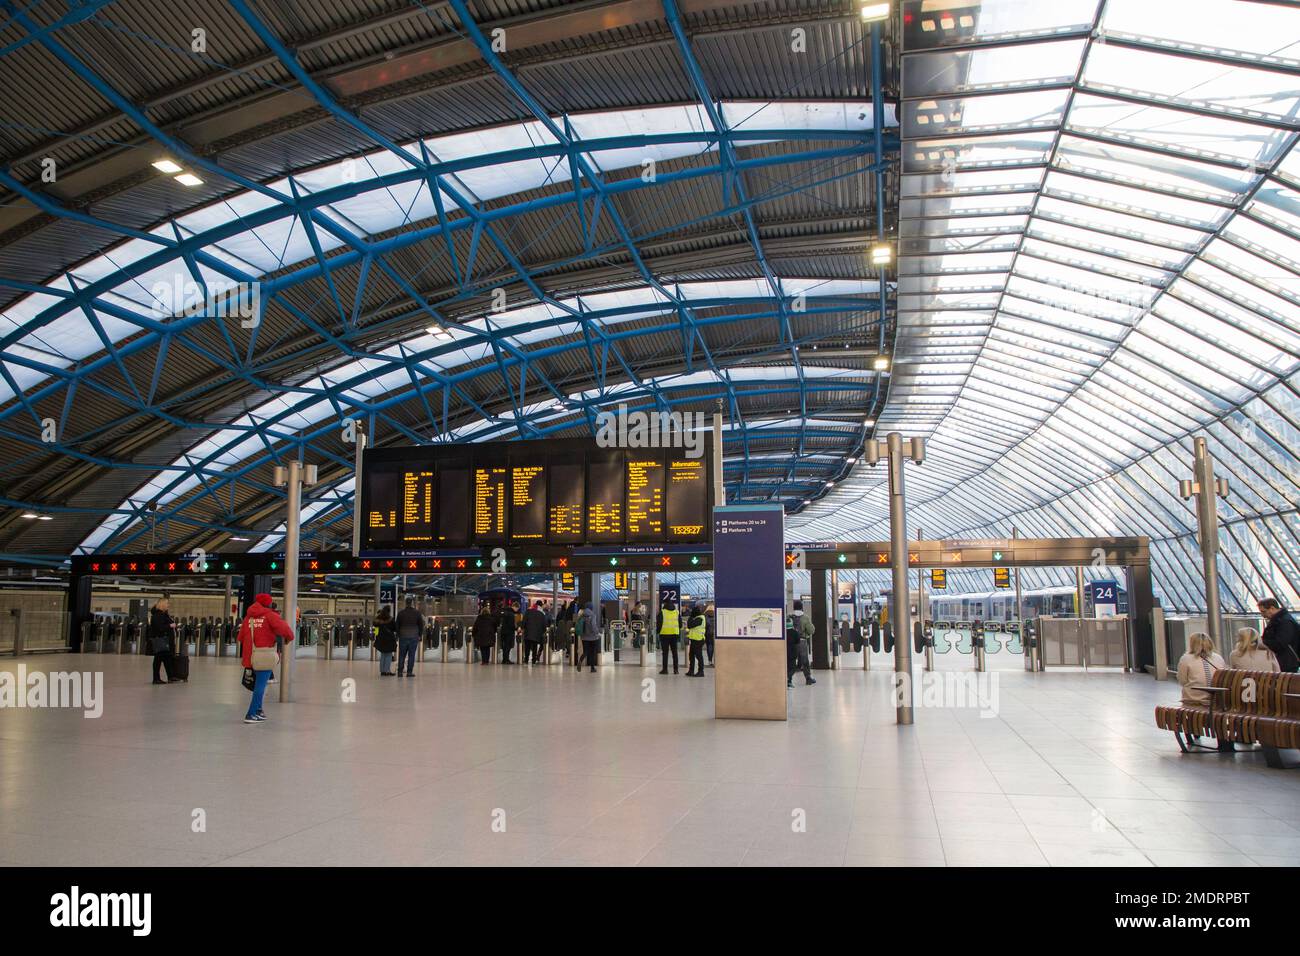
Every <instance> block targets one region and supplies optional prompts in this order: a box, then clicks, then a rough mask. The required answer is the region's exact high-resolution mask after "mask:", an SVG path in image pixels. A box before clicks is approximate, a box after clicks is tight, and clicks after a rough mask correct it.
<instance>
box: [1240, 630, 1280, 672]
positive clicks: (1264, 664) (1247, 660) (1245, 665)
mask: <svg viewBox="0 0 1300 956" xmlns="http://www.w3.org/2000/svg"><path fill="white" fill-rule="evenodd" d="M1228 663H1229V665H1230V666H1231V667H1232V668H1233V669H1234V670H1239V671H1273V672H1276V671H1279V670H1281V667H1279V666H1278V662H1277V655H1276V654H1274V653H1273V652H1272V651H1270V650H1269V649H1268V648H1267V647H1265V646H1264V645H1263V644H1262V643H1261V642H1260V639H1259V631H1257V630H1255V629H1254V628H1253V627H1242V628H1238V629H1237V645H1236V647H1234V648H1233V649H1232V653H1231V654H1229V655H1228Z"/></svg>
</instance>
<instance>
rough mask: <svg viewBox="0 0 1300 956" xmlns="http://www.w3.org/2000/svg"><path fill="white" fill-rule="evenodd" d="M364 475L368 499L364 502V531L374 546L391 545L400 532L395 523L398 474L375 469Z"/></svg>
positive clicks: (399, 535) (398, 539) (398, 538)
mask: <svg viewBox="0 0 1300 956" xmlns="http://www.w3.org/2000/svg"><path fill="white" fill-rule="evenodd" d="M366 477H367V479H368V482H367V490H368V491H369V492H370V501H368V502H366V503H365V515H366V527H365V529H364V533H365V534H366V535H368V536H369V538H370V540H371V541H372V542H374V546H375V547H377V548H379V547H386V546H387V547H391V546H392V545H395V544H397V543H398V542H399V541H400V539H401V533H402V532H401V526H400V525H399V524H398V523H397V481H398V476H397V475H396V474H395V473H394V472H391V471H377V472H375V473H374V474H372V475H367V476H366Z"/></svg>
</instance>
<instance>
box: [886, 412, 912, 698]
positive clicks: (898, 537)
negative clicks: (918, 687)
mask: <svg viewBox="0 0 1300 956" xmlns="http://www.w3.org/2000/svg"><path fill="white" fill-rule="evenodd" d="M887 440H888V442H889V556H890V561H891V563H892V564H893V568H892V569H891V570H892V571H893V585H894V586H893V590H894V595H893V598H894V613H893V614H891V615H890V617H891V620H892V622H893V625H894V681H895V684H894V686H895V687H896V688H899V690H900V691H901V693H899V694H898V697H897V706H896V708H895V710H896V719H897V722H898V723H900V724H910V723H912V642H911V639H910V637H911V632H912V613H911V607H910V606H909V602H908V599H907V598H908V595H907V502H906V501H905V499H904V494H905V492H904V488H903V436H902V435H900V434H899V433H898V432H890V433H889V436H888V439H887ZM899 635H902V640H899ZM900 685H906V690H902V687H901V686H900Z"/></svg>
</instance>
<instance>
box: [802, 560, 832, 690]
mask: <svg viewBox="0 0 1300 956" xmlns="http://www.w3.org/2000/svg"><path fill="white" fill-rule="evenodd" d="M808 577H809V579H810V581H811V587H810V589H809V590H811V591H812V607H806V608H804V610H803V612H804V613H805V614H811V615H812V622H813V639H812V666H813V669H814V670H819V671H824V670H829V669H830V666H831V660H830V657H831V646H830V642H829V641H828V640H827V637H828V636H829V635H828V633H827V623H828V622H827V609H826V586H827V585H826V569H825V568H810V569H809V570H808Z"/></svg>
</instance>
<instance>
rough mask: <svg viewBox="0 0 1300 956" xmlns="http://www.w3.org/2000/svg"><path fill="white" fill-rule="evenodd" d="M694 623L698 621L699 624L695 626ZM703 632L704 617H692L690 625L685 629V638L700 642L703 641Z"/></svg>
mask: <svg viewBox="0 0 1300 956" xmlns="http://www.w3.org/2000/svg"><path fill="white" fill-rule="evenodd" d="M695 621H699V622H700V623H699V624H695V623H694V622H695ZM704 631H705V624H704V617H703V616H702V615H701V616H700V617H693V618H691V623H690V624H688V625H687V627H686V638H687V640H691V641H702V640H704Z"/></svg>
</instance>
